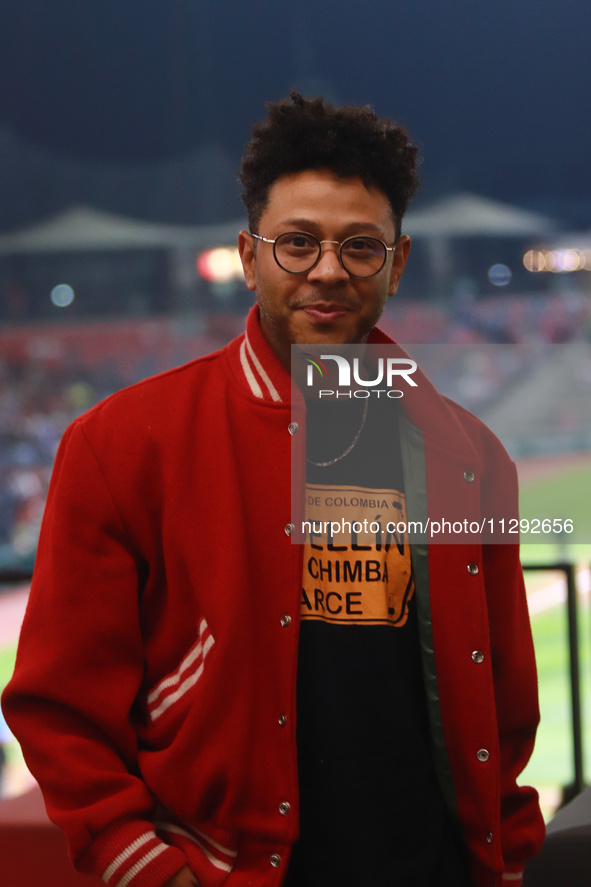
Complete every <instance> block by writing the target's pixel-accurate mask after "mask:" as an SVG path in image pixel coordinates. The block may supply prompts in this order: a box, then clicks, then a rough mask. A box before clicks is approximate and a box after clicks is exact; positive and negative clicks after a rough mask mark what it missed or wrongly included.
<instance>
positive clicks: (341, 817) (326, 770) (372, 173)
mask: <svg viewBox="0 0 591 887" xmlns="http://www.w3.org/2000/svg"><path fill="white" fill-rule="evenodd" d="M416 161H417V152H416V149H415V148H414V147H413V146H412V145H411V144H410V143H409V140H408V137H407V135H406V133H405V132H404V130H403V129H402V128H401V127H399V126H398V125H397V124H395V123H393V122H392V121H390V120H384V119H379V118H378V117H376V115H375V114H373V113H372V112H371V111H369V110H368V109H367V108H345V109H335V108H334V107H332V106H331V105H327V104H325V103H323V102H322V100H320V99H315V100H304V99H303V98H302V97H301V96H299V95H297V94H292V96H291V97H290V99H287V100H284V101H282V102H278V103H276V104H274V105H270V106H269V115H268V117H267V119H266V120H265V121H264V122H263V123H262V124H259V125H257V126H255V127H254V128H253V139H252V141H251V142H250V143H249V145H248V146H247V149H246V153H245V157H244V159H243V164H242V171H241V179H242V183H243V187H244V200H245V203H246V206H247V210H248V216H249V226H250V230H249V231H242V232H241V233H240V238H239V248H240V254H241V257H242V262H243V267H244V274H245V279H246V283H247V285H248V287H249V288H250V289H251V290H253V291H254V292H256V299H257V306H256V307H255V309H253V311H251V314H250V315H249V318H248V322H247V329H246V333H245V335H244V336H241V337H240V338H239V339H238V340H236V341H234V342H232V343H230V345H228V346H227V347H226V348H224V349H223V350H222V351H221V352H219V353H217V354H213V355H209V356H207V357H205V358H202V359H200V360H197V361H194V362H193V363H191V364H188V365H186V366H184V367H179V368H177V369H176V370H172V371H171V372H169V373H165V374H163V375H161V376H159V377H156V378H154V379H150V380H147V381H145V382H142V383H140V384H139V385H137V386H134V387H133V388H131V389H127V390H124V391H122V392H119V393H118V394H116V395H114V396H113V397H112V398H109V399H108V400H107V401H105V402H103V403H102V404H99V405H98V406H97V407H95V408H94V409H93V410H91V411H90V412H89V413H87V414H86V415H85V416H83V417H81V418H80V419H79V420H77V421H76V422H75V423H74V424H73V425H72V426H71V427H70V429H69V430H68V431H67V432H66V434H65V436H64V439H63V442H62V446H61V449H60V453H59V455H58V458H57V461H56V466H55V470H54V477H53V481H52V486H51V490H50V494H49V498H48V503H47V510H46V517H45V521H44V527H43V532H42V535H41V539H40V544H39V552H38V558H37V566H36V575H35V579H34V582H33V589H32V593H31V602H30V606H29V610H28V613H27V617H26V619H25V624H24V626H23V632H22V637H21V643H20V648H19V655H18V659H17V667H16V671H15V676H14V678H13V680H12V682H11V684H10V685H9V687H8V689H7V691H6V694H5V697H4V704H5V709H6V713H7V716H8V720H9V723H10V724H11V726H12V729H13V731H14V732H15V734H16V735H17V736H18V737H19V738H20V739H21V741H22V745H23V749H24V752H25V756H26V758H27V761H28V763H29V765H30V767H31V770H32V772H33V773H34V774H35V775H36V776H37V777H38V779H39V781H40V784H41V786H42V788H43V791H44V794H45V798H46V803H47V807H48V812H49V814H50V816H51V817H52V819H54V820H55V821H56V822H57V823H58V824H59V825H61V826H62V827H63V828H64V830H65V831H66V833H67V835H68V839H69V844H70V852H71V854H72V857H73V860H74V862H75V864H76V865H77V866H78V867H79V868H80V869H81V870H82V871H86V872H93V873H96V874H99V875H101V876H102V878H103V880H104V881H105V882H106V883H107V884H108V885H109V887H115V885H117V887H127V885H130V887H163V885H166V887H189V885H196V884H200V885H202V887H216V885H221V884H226V883H227V884H228V885H232V887H241V885H244V887H245V885H280V884H282V883H287V884H288V885H293V887H317V885H322V887H332V885H336V884H339V885H340V887H342V885H349V884H350V885H353V884H355V885H358V884H364V885H371V887H382V885H384V887H385V885H413V887H419V885H423V887H427V885H431V884H437V885H454V887H455V885H468V884H472V885H475V887H498V885H501V884H503V885H506V884H511V885H515V884H517V885H518V884H519V883H520V882H521V873H522V869H523V863H524V861H525V859H526V858H527V857H528V856H530V855H531V854H533V853H534V852H536V850H537V849H538V847H539V844H540V842H541V839H542V834H543V824H542V820H541V817H540V812H539V808H538V803H537V796H536V793H535V792H534V790H533V789H529V788H523V787H518V786H517V785H516V781H515V780H516V778H517V776H518V774H519V773H520V771H521V770H522V769H523V766H524V765H525V763H526V761H527V759H528V757H529V755H530V753H531V749H532V747H533V740H534V734H535V728H536V725H537V720H538V710H537V698H536V679H535V665H534V659H533V649H532V642H531V635H530V632H529V625H528V620H527V610H526V604H525V596H524V591H523V582H522V577H521V571H520V567H519V562H518V555H517V551H516V550H515V547H514V546H506V545H489V546H481V545H480V544H478V540H476V542H472V543H471V544H462V545H443V546H430V547H429V548H427V546H425V545H424V544H417V545H414V546H410V547H409V545H408V544H406V542H405V540H404V539H403V540H400V539H399V540H398V543H397V545H395V546H394V545H382V544H381V543H380V544H378V543H376V545H375V546H374V547H373V548H372V547H371V546H363V545H359V544H357V543H356V542H355V541H353V542H352V543H351V545H350V546H336V545H334V544H332V547H331V548H330V549H329V548H328V546H323V545H319V544H318V540H317V539H315V538H314V537H313V536H310V537H308V538H307V539H306V540H305V545H301V544H292V542H291V536H292V535H293V534H294V529H295V526H294V513H293V511H292V508H294V507H295V505H294V504H293V503H292V502H291V500H290V467H291V466H290V444H291V443H292V442H293V443H294V449H295V453H296V468H297V470H298V471H300V472H302V471H303V466H304V464H306V462H305V460H306V458H307V464H308V470H307V472H306V477H305V484H306V486H307V488H308V489H313V488H314V489H317V488H322V489H324V490H325V492H326V491H327V490H330V489H333V488H337V487H338V485H339V484H342V483H343V482H345V483H349V482H351V480H352V481H353V482H354V483H355V484H356V487H358V488H359V489H362V490H369V491H371V490H380V491H385V494H386V495H387V498H386V499H384V502H386V503H392V507H394V505H396V507H397V508H399V509H400V510H401V512H400V513H402V514H406V512H405V510H404V509H407V508H408V513H409V514H413V513H418V511H420V509H421V508H422V507H423V505H422V504H421V503H423V504H424V503H425V502H426V501H427V500H428V501H429V503H431V504H432V505H434V506H435V507H440V506H442V503H443V502H448V501H452V505H451V506H450V507H451V510H452V511H453V500H454V497H456V498H457V500H458V501H464V499H465V496H464V489H465V490H468V491H469V496H468V498H469V501H470V503H471V504H470V507H471V508H472V507H474V508H478V507H479V505H478V503H479V502H480V499H479V497H482V496H484V495H485V494H487V495H488V494H489V493H490V492H491V490H494V489H497V488H500V487H502V488H503V496H504V498H507V499H508V501H509V506H508V507H509V509H511V508H512V506H513V502H514V499H515V474H514V468H513V466H512V464H511V463H510V462H509V460H508V457H507V456H506V454H505V452H504V450H503V449H502V447H501V446H500V444H499V443H498V441H496V439H495V438H494V437H493V436H492V435H491V434H490V432H488V431H487V430H486V429H484V428H483V426H482V425H481V424H480V423H478V422H477V420H476V419H474V417H472V416H470V415H469V414H466V413H465V412H464V411H462V410H460V409H459V408H457V407H455V405H451V404H449V403H448V402H447V401H445V400H444V399H443V398H441V397H440V396H439V395H438V394H437V393H436V392H435V391H434V390H433V389H432V388H431V387H430V385H429V383H428V382H427V381H426V380H424V378H423V377H420V385H419V388H420V389H421V391H422V394H421V395H420V398H419V400H418V401H416V402H415V401H410V400H409V402H408V406H405V407H404V409H402V410H400V409H397V410H392V411H389V412H387V415H386V419H385V421H387V422H388V423H390V424H389V425H388V435H387V436H384V435H379V434H377V435H376V433H375V432H376V429H377V428H381V427H382V426H379V425H378V426H376V424H375V423H376V421H378V422H381V421H382V420H383V419H384V413H380V414H379V415H378V413H377V412H376V410H375V409H374V407H373V405H372V406H371V407H369V408H366V407H365V405H364V404H361V409H359V410H358V411H357V412H355V411H353V419H354V420H355V423H357V422H358V425H353V426H352V427H351V428H350V429H347V422H348V421H349V418H348V419H347V420H346V421H345V424H344V426H342V427H341V430H340V431H339V433H338V434H337V435H332V437H331V435H330V434H328V437H327V435H326V434H325V433H324V432H330V428H328V429H327V428H326V427H325V428H323V429H322V431H323V433H322V434H321V436H320V437H319V438H317V439H316V440H310V441H308V452H305V451H304V450H303V449H302V444H303V442H304V441H305V429H304V428H303V426H301V425H300V424H299V423H298V422H294V421H293V417H292V415H291V407H290V402H291V391H292V388H291V379H290V375H289V370H290V362H291V346H292V345H310V346H313V345H315V344H319V343H320V344H327V345H328V346H331V347H332V348H333V350H335V351H336V350H338V347H339V346H341V345H343V344H345V343H347V344H348V343H352V344H363V343H368V345H372V344H373V343H381V344H387V343H388V342H389V340H387V338H386V337H385V336H383V334H381V333H380V332H379V331H378V330H376V329H375V328H374V327H375V324H376V323H377V321H378V319H379V317H380V314H381V312H382V310H383V308H384V305H385V303H386V301H387V299H388V298H389V297H390V296H392V295H394V293H395V292H396V289H397V287H398V283H399V280H400V276H401V274H402V272H403V270H404V266H405V263H406V260H407V258H408V253H409V247H410V241H409V238H408V237H407V236H405V235H403V234H402V233H401V221H402V217H403V215H404V211H405V209H406V207H407V205H408V202H409V200H410V198H411V196H412V193H413V192H414V190H415V188H416V186H417V184H418V180H417V176H416ZM417 390H418V389H417ZM295 396H296V399H298V395H297V393H296V395H295ZM300 400H301V398H300ZM413 403H414V404H415V405H414V406H413ZM300 406H301V404H300ZM309 406H310V409H311V410H312V409H314V408H313V406H312V405H311V404H310V405H309ZM325 406H326V408H327V409H329V405H328V404H326V405H325ZM333 406H334V405H333ZM376 415H377V416H378V419H377V420H376ZM335 421H336V414H335ZM372 423H373V424H372ZM343 428H344V429H345V430H343ZM372 429H373V430H372ZM377 438H379V440H378V439H377ZM327 444H329V445H330V447H331V449H329V450H327V451H325V452H322V451H321V450H322V448H323V447H325V446H326V445H327ZM337 444H338V447H336V445H337ZM314 446H317V447H319V448H320V450H319V451H317V452H313V451H312V449H313V447H314ZM358 454H361V455H360V456H358ZM325 472H326V473H325ZM335 551H338V558H337V556H336V555H334V552H335ZM350 551H355V558H356V560H355V561H354V562H353V561H351V560H349V561H346V559H347V557H349V554H350ZM329 555H330V558H329V557H328V556H329ZM337 560H338V567H337ZM345 562H347V563H348V568H346V566H345ZM341 565H342V571H343V575H342V576H341V573H340V572H339V581H340V579H341V578H344V574H345V572H346V570H347V569H348V570H349V572H348V574H347V581H348V585H347V589H346V591H343V593H342V594H341V592H340V591H339V592H337V591H336V590H335V588H333V587H332V586H331V583H334V582H335V581H336V578H337V577H336V574H337V570H339V571H340V569H341ZM376 565H377V566H376ZM378 574H379V575H380V577H381V579H382V580H384V581H383V582H380V589H381V591H380V593H379V594H378V595H377V599H376V600H373V598H372V600H371V601H370V600H369V596H370V592H371V589H372V588H373V587H374V586H371V584H370V580H372V579H373V578H374V576H375V575H378ZM363 577H365V578H363ZM327 583H328V584H327ZM312 585H314V588H312ZM329 586H331V587H329ZM343 588H344V586H343ZM331 594H332V595H333V597H331V598H330V602H331V603H330V605H329V604H328V601H329V595H331ZM337 594H340V595H341V596H340V598H338V597H335V595H337ZM347 595H348V597H347ZM339 599H340V600H341V601H344V602H345V603H344V605H339V606H337V603H338V600H339ZM366 607H367V608H369V609H365V608H366ZM370 610H371V612H372V613H375V616H371V618H370V617H367V618H366V614H367V613H369V612H370ZM372 621H373V622H374V623H375V624H369V623H371V622H372ZM296 677H297V681H296ZM296 685H297V693H296ZM296 715H297V717H296Z"/></svg>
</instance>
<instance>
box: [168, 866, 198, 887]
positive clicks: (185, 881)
mask: <svg viewBox="0 0 591 887" xmlns="http://www.w3.org/2000/svg"><path fill="white" fill-rule="evenodd" d="M164 887H201V885H200V884H199V881H198V880H197V878H196V877H195V875H194V874H193V872H192V871H191V869H190V868H189V866H188V865H185V866H183V868H182V869H181V870H180V872H177V873H176V875H175V876H174V878H171V879H170V880H169V881H167V882H166V884H165V885H164Z"/></svg>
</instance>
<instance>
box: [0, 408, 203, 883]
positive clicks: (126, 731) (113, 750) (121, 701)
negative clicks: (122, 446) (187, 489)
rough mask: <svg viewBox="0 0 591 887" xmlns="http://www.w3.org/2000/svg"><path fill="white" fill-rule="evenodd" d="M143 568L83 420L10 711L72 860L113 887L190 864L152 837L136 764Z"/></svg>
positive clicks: (51, 514) (53, 506) (63, 460)
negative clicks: (134, 712) (135, 718)
mask: <svg viewBox="0 0 591 887" xmlns="http://www.w3.org/2000/svg"><path fill="white" fill-rule="evenodd" d="M145 568H146V564H145V562H144V560H143V558H142V555H141V554H140V553H139V552H138V551H135V550H134V546H133V544H132V542H131V541H130V536H129V534H128V532H127V530H126V527H125V526H124V523H123V521H122V519H121V516H120V514H119V513H118V510H117V507H116V503H115V501H114V498H113V496H112V495H111V491H110V490H109V487H108V484H107V482H106V480H105V477H104V475H103V472H102V470H101V467H100V465H99V463H98V461H97V459H96V457H95V455H94V453H93V451H92V448H91V446H90V444H89V442H88V440H87V439H86V436H85V434H84V429H83V427H82V424H81V423H80V422H77V423H75V424H74V425H73V426H71V427H70V428H69V429H68V431H67V432H66V434H65V436H64V438H63V440H62V444H61V447H60V450H59V453H58V457H57V460H56V464H55V468H54V473H53V477H52V482H51V485H50V491H49V496H48V501H47V506H46V512H45V517H44V522H43V527H42V532H41V538H40V542H39V548H38V554H37V562H36V566H35V575H34V579H33V584H32V590H31V595H30V599H29V605H28V608H27V613H26V616H25V620H24V624H23V629H22V632H21V639H20V642H19V649H18V654H17V661H16V669H15V673H14V676H13V678H12V681H11V682H10V684H9V685H8V687H7V689H6V691H5V694H4V697H3V708H4V711H5V714H6V718H7V721H8V723H9V725H10V727H11V729H12V731H13V732H14V734H15V736H16V737H17V738H18V739H19V741H20V743H21V745H22V748H23V753H24V756H25V759H26V762H27V764H28V766H29V768H30V770H31V772H32V773H33V775H34V776H35V777H36V778H37V779H38V781H39V783H40V786H41V789H42V791H43V794H44V797H45V802H46V806H47V811H48V815H49V817H50V818H51V819H52V820H53V821H54V822H55V823H56V824H57V825H59V826H61V827H62V828H63V829H64V831H65V832H66V835H67V837H68V841H69V849H70V855H71V857H72V859H73V862H74V864H75V865H76V867H77V868H79V869H80V870H81V871H85V872H88V873H93V874H97V875H99V876H101V877H102V878H103V879H104V880H105V881H106V883H107V884H108V885H110V887H114V885H116V884H120V883H124V884H126V885H128V884H129V885H130V887H135V885H138V887H139V885H140V884H141V887H161V885H163V884H164V883H165V882H166V881H167V880H168V879H169V878H171V877H172V876H173V875H174V874H175V873H176V872H177V871H178V870H179V869H180V868H182V866H183V865H185V864H186V858H185V855H184V853H183V852H182V851H181V850H179V849H177V848H174V847H171V846H169V845H168V844H165V843H164V842H163V841H161V840H160V838H159V837H158V836H157V835H156V833H155V830H154V824H153V816H154V801H153V798H152V797H151V795H150V793H149V791H148V789H147V787H146V786H145V784H144V783H143V781H142V780H141V778H140V776H139V773H138V770H137V764H136V759H137V755H136V752H137V749H136V745H137V739H136V734H135V731H134V729H133V724H132V719H131V717H130V713H131V711H132V707H133V705H134V701H135V699H136V696H137V693H138V689H139V687H140V684H141V681H142V677H143V667H144V666H143V645H142V637H141V631H140V617H139V607H138V596H139V593H140V590H141V576H142V571H144V570H145Z"/></svg>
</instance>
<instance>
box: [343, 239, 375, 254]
mask: <svg viewBox="0 0 591 887" xmlns="http://www.w3.org/2000/svg"><path fill="white" fill-rule="evenodd" d="M377 246H378V244H377V242H376V241H375V240H374V239H373V238H371V237H353V238H352V239H351V240H348V241H347V242H346V244H345V250H346V251H347V252H350V253H367V254H368V255H369V254H371V253H374V252H375V250H376V247H377Z"/></svg>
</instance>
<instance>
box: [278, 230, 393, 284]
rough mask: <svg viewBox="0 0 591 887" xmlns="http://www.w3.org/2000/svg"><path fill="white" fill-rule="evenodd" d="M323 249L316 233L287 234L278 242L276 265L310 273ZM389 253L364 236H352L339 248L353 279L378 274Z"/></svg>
mask: <svg viewBox="0 0 591 887" xmlns="http://www.w3.org/2000/svg"><path fill="white" fill-rule="evenodd" d="M321 250H322V246H321V244H320V241H319V240H318V239H317V238H316V237H314V235H313V234H306V233H305V232H303V231H288V232H286V233H285V234H280V235H279V237H278V238H277V239H276V240H275V245H274V251H275V259H276V260H277V263H278V264H279V265H281V267H282V268H283V269H284V270H285V271H290V272H291V273H292V274H301V273H303V272H305V271H309V270H310V269H311V268H312V267H313V266H314V265H315V264H316V262H317V261H318V259H319V258H320V253H321ZM386 255H387V250H386V247H385V245H384V244H383V243H382V241H381V240H378V239H377V238H375V237H366V236H364V235H360V236H355V237H349V238H347V240H345V241H343V243H342V244H341V247H340V260H341V263H342V265H343V267H344V268H345V270H346V271H348V272H349V274H352V275H353V276H354V277H371V276H372V275H373V274H377V273H378V271H380V270H381V268H382V267H383V265H384V262H385V261H386Z"/></svg>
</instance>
